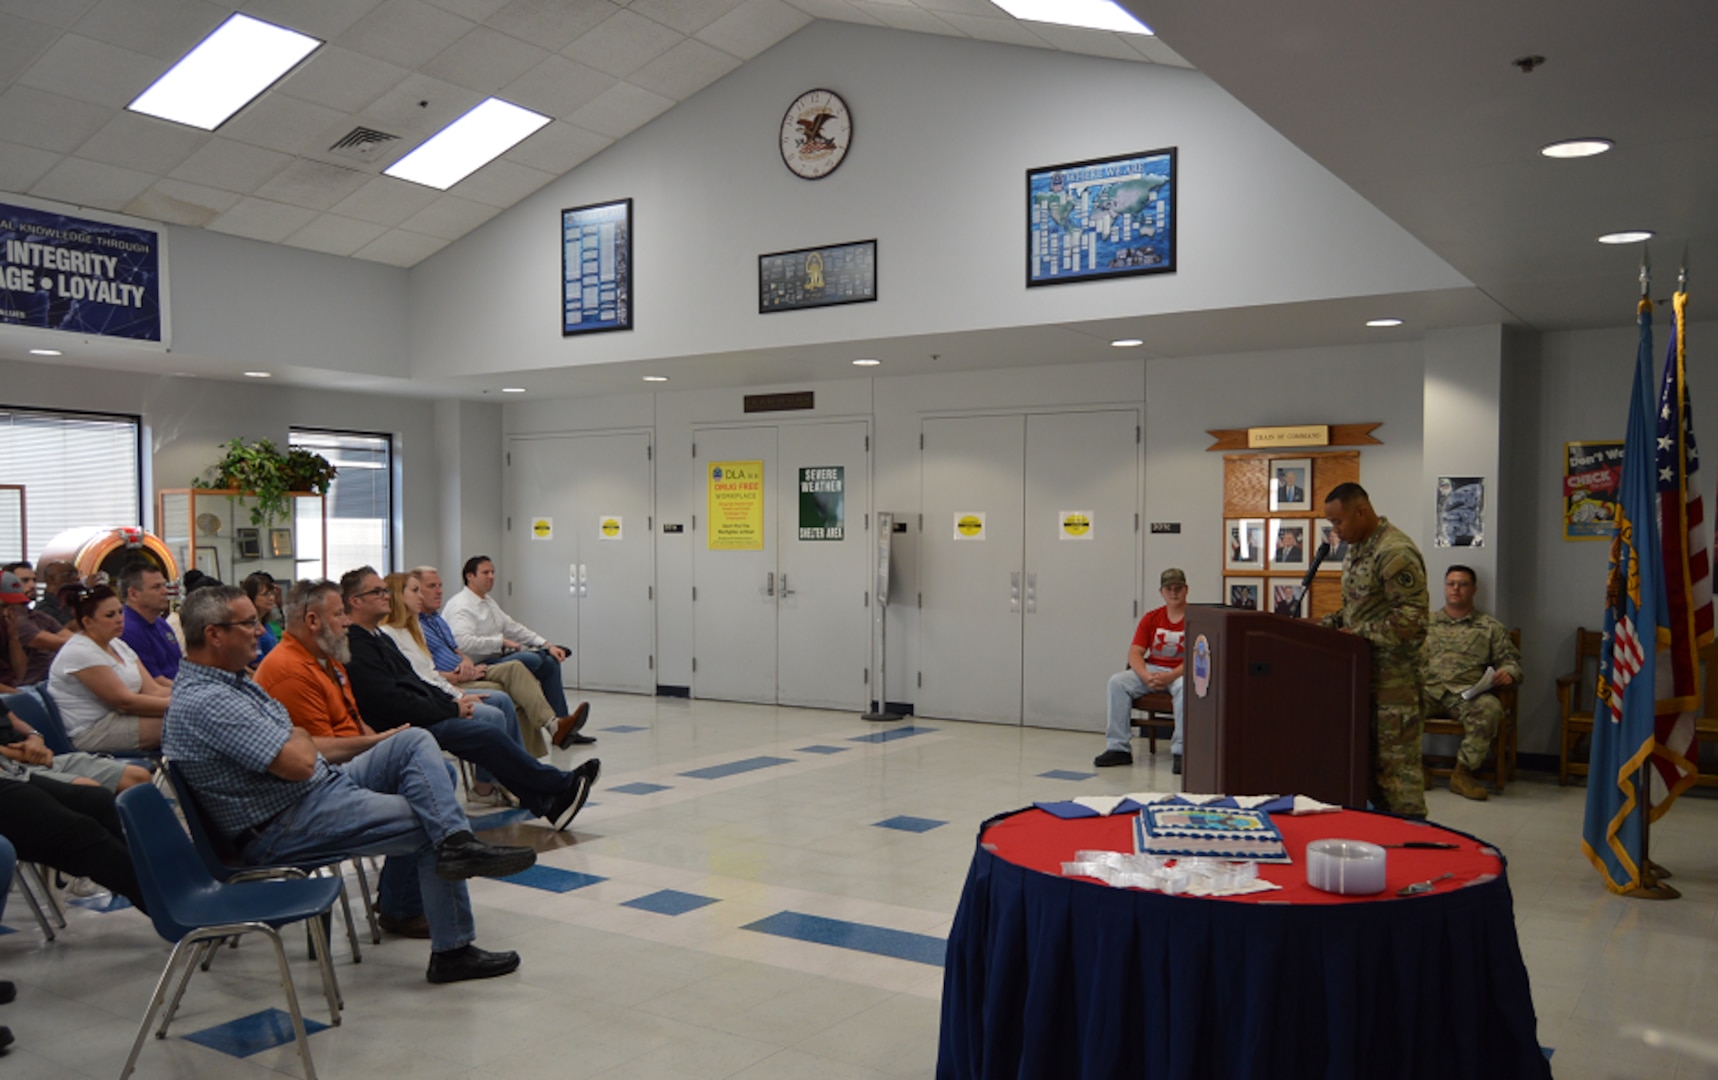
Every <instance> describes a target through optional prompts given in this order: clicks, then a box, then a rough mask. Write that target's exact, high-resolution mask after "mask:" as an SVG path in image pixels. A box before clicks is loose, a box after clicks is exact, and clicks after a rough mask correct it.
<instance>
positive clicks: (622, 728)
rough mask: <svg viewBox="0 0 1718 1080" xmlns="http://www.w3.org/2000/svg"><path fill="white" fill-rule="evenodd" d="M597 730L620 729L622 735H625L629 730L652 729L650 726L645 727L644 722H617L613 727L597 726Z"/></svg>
mask: <svg viewBox="0 0 1718 1080" xmlns="http://www.w3.org/2000/svg"><path fill="white" fill-rule="evenodd" d="M597 730H598V731H618V732H620V733H621V734H622V735H624V734H626V733H627V732H629V731H649V730H650V729H649V728H648V727H645V726H644V725H642V724H616V725H614V726H613V727H605V728H597Z"/></svg>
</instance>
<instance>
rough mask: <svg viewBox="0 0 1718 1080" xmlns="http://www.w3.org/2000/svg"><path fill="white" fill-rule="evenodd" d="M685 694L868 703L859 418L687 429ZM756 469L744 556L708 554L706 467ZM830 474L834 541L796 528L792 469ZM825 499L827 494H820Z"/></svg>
mask: <svg viewBox="0 0 1718 1080" xmlns="http://www.w3.org/2000/svg"><path fill="white" fill-rule="evenodd" d="M694 442H695V453H694V462H693V465H694V468H695V469H696V481H697V491H698V510H697V514H698V527H697V530H696V531H697V535H696V536H695V537H694V539H693V556H692V580H693V586H694V591H695V597H696V598H695V599H694V601H693V604H692V642H693V657H694V665H693V672H692V692H693V694H694V696H696V697H700V698H717V699H721V700H725V701H749V702H758V703H762V704H776V705H803V706H812V707H818V708H830V709H863V708H866V707H867V705H868V703H869V701H870V689H871V687H870V669H871V636H872V635H871V626H872V621H871V620H872V615H873V614H874V613H873V611H872V609H871V604H872V603H873V602H874V598H873V597H872V596H871V591H870V590H871V587H872V583H871V578H870V562H869V559H868V556H869V554H870V551H871V548H870V537H871V531H870V518H871V513H870V510H871V496H870V492H871V470H870V427H869V425H868V424H867V423H866V422H864V421H860V420H854V421H832V422H824V423H805V424H780V425H775V426H755V427H752V426H748V427H712V428H701V429H699V430H698V431H697V432H695V434H694ZM718 462H762V463H763V531H762V535H761V537H760V546H759V547H757V548H756V549H754V550H740V551H733V550H712V549H711V547H710V537H711V526H712V524H713V523H712V522H711V521H710V519H709V500H708V494H707V493H708V491H709V483H710V466H711V465H712V464H713V463H718ZM802 469H813V470H818V473H816V474H815V475H816V477H817V478H818V481H819V482H820V483H821V484H822V486H823V487H825V488H826V489H827V488H828V487H829V486H830V485H831V484H832V483H833V482H834V480H833V478H834V476H835V473H834V470H837V469H839V470H840V486H841V488H842V491H841V494H842V504H843V509H842V517H843V526H842V535H841V538H840V539H830V538H828V536H827V531H826V532H825V538H822V539H813V538H810V537H809V536H807V537H802V536H801V533H800V524H801V521H800V495H801V491H800V483H801V479H800V471H801V470H802ZM823 494H824V495H825V499H826V502H828V501H829V500H828V498H827V497H828V496H829V495H830V494H833V493H832V492H830V491H827V490H826V491H825V492H823Z"/></svg>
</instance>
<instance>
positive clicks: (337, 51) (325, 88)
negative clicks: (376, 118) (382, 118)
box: [275, 45, 411, 113]
mask: <svg viewBox="0 0 1718 1080" xmlns="http://www.w3.org/2000/svg"><path fill="white" fill-rule="evenodd" d="M410 74H411V72H409V71H407V70H406V69H405V68H403V67H397V66H395V65H394V64H390V63H388V62H387V61H386V60H377V59H376V58H375V57H373V56H365V55H364V54H363V53H357V52H353V51H352V50H351V49H342V48H341V47H340V46H338V45H324V46H323V47H322V48H320V49H318V50H317V51H316V52H315V53H314V54H313V55H312V56H311V57H310V59H308V60H306V61H305V62H304V63H302V64H300V65H299V66H298V69H297V70H296V71H294V72H293V73H292V74H290V75H288V76H287V77H286V78H285V80H283V81H282V82H281V84H280V85H279V86H278V87H277V88H276V90H275V92H276V93H280V94H286V95H288V96H289V97H295V98H298V99H299V100H301V101H313V102H315V103H316V104H318V105H326V106H327V107H328V108H330V109H338V110H340V111H341V112H347V113H360V112H363V111H364V110H365V109H366V108H367V107H368V106H369V105H370V104H371V102H374V101H375V100H376V99H377V98H379V97H381V96H382V95H383V94H385V93H387V92H388V91H389V90H391V89H393V88H394V87H396V86H398V85H400V83H401V82H403V81H404V80H405V79H406V77H407V76H408V75H410Z"/></svg>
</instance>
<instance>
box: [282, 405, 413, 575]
mask: <svg viewBox="0 0 1718 1080" xmlns="http://www.w3.org/2000/svg"><path fill="white" fill-rule="evenodd" d="M291 444H292V445H293V446H302V447H304V448H305V449H306V450H310V451H312V452H314V453H318V454H321V455H322V456H323V457H325V458H327V459H328V460H329V461H330V462H332V463H333V465H334V467H335V468H336V469H339V470H340V472H339V474H338V475H337V476H335V477H334V483H333V485H332V486H330V487H329V489H328V576H329V577H331V578H333V579H334V580H336V581H338V580H339V579H340V575H341V574H344V573H345V572H346V571H348V570H351V569H353V568H354V567H358V566H373V567H375V568H376V570H377V571H378V572H380V573H383V574H387V573H390V572H391V571H392V570H393V562H394V556H393V553H394V507H393V491H394V483H393V479H394V440H393V437H392V436H389V435H371V434H364V433H362V432H353V431H316V430H312V429H308V428H293V429H292V434H291Z"/></svg>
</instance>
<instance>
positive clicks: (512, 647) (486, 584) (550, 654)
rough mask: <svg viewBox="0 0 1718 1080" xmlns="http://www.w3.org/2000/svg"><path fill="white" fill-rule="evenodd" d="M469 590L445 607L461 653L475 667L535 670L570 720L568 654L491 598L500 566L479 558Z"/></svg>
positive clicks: (471, 568) (470, 572)
mask: <svg viewBox="0 0 1718 1080" xmlns="http://www.w3.org/2000/svg"><path fill="white" fill-rule="evenodd" d="M462 572H463V574H464V576H465V588H463V589H461V590H460V591H459V592H457V593H455V594H454V595H453V597H452V599H450V600H448V602H447V603H446V604H445V605H443V607H442V609H441V614H442V618H444V619H446V620H447V625H448V626H450V627H452V628H453V637H454V640H455V641H457V642H459V651H460V652H463V653H464V654H465V655H467V656H469V657H471V660H472V662H473V663H477V664H495V663H500V662H501V661H503V660H517V661H519V662H520V663H522V664H524V665H525V666H526V667H527V668H530V669H531V674H533V675H535V676H537V681H538V682H539V683H541V684H542V687H543V696H544V697H545V698H547V699H548V701H549V706H550V707H551V708H553V709H554V710H555V715H556V716H566V715H567V692H566V689H565V687H564V686H563V685H562V683H561V661H563V660H565V659H566V658H567V650H566V649H563V648H562V647H561V646H559V645H551V644H550V643H549V641H548V640H547V639H546V638H544V637H543V635H541V634H539V633H537V632H536V631H534V630H532V629H531V628H530V627H529V626H526V625H525V624H524V623H522V622H519V621H518V620H516V619H514V618H513V617H512V616H511V615H508V614H507V613H506V612H505V611H502V610H501V605H500V604H497V603H496V602H495V601H494V600H493V599H491V598H490V595H489V594H490V592H491V591H492V590H493V589H494V588H495V561H494V560H493V559H491V558H490V557H489V556H487V555H473V556H472V557H471V558H469V559H467V560H465V566H464V567H463V568H462Z"/></svg>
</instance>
